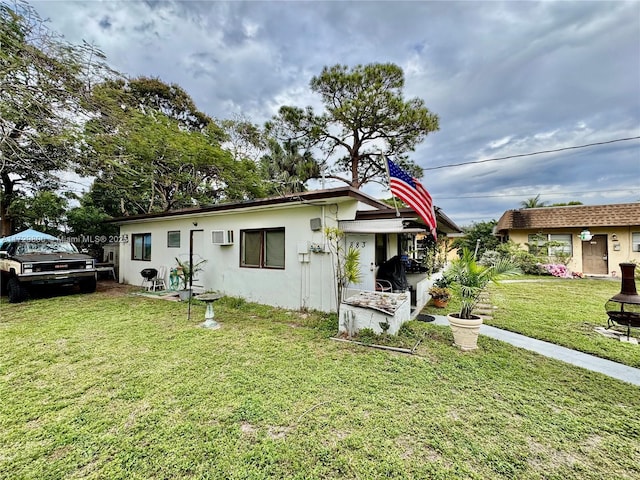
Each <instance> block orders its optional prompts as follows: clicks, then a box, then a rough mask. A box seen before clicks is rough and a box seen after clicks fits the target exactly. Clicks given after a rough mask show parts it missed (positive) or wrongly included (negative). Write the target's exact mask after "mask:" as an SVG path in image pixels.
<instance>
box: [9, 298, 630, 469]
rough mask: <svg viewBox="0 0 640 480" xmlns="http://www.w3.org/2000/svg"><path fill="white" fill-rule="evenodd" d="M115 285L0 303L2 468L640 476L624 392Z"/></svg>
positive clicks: (579, 377) (432, 335) (502, 354)
mask: <svg viewBox="0 0 640 480" xmlns="http://www.w3.org/2000/svg"><path fill="white" fill-rule="evenodd" d="M203 316H204V307H203V306H201V305H198V306H195V307H194V308H193V318H192V319H191V320H190V321H188V320H187V318H186V305H185V304H180V303H173V302H165V301H161V300H154V299H145V298H140V297H132V296H129V295H126V294H120V295H109V294H107V293H100V292H99V293H96V294H92V295H71V296H64V297H55V298H48V299H38V300H32V301H29V302H26V303H23V304H17V305H15V304H7V303H6V302H5V301H3V303H2V304H1V305H0V399H1V401H0V477H1V478H6V479H9V478H10V479H38V480H40V479H60V478H71V479H73V478H82V479H86V478H88V479H91V478H95V479H98V478H100V479H102V478H108V479H118V478H122V479H160V478H163V479H164V478H171V479H201V478H212V479H227V478H230V479H235V478H238V479H239V478H243V479H247V478H248V479H265V478H274V479H281V478H299V479H308V478H313V479H315V478H319V479H322V478H327V479H329V478H361V479H369V478H402V479H405V478H416V479H424V478H436V479H437V478H441V479H455V478H460V479H462V478H464V479H468V478H476V479H492V478H501V479H512V478H519V479H543V478H544V479H554V478H555V479H569V478H576V479H601V478H621V479H624V478H629V479H631V478H638V477H639V476H640V464H638V461H637V460H638V458H640V440H639V438H640V418H639V417H638V415H637V412H638V411H640V395H638V388H637V387H634V386H632V385H629V384H625V383H623V382H620V381H617V380H613V379H610V378H608V377H605V376H603V375H600V374H597V373H591V372H587V371H584V370H582V369H580V368H576V367H572V366H570V365H567V364H564V363H561V362H558V361H555V360H550V359H546V358H543V357H541V356H538V355H536V354H533V353H530V352H526V351H523V350H518V349H516V348H513V347H510V346H509V345H506V344H503V343H501V342H498V341H496V340H492V339H489V338H486V337H481V339H480V347H481V348H480V350H479V351H476V352H472V353H461V352H460V351H458V350H457V349H455V348H454V347H452V346H451V342H452V338H451V335H450V332H449V329H448V328H447V327H437V326H433V325H429V324H419V325H417V324H414V325H413V328H414V330H415V331H418V332H421V333H422V334H423V335H425V338H424V341H423V342H422V344H421V346H420V347H419V349H418V354H419V355H416V356H408V355H403V354H394V353H390V352H383V351H378V350H372V349H367V348H364V347H355V346H351V345H347V344H343V343H337V342H333V341H331V340H329V339H328V337H329V336H330V335H331V334H332V332H334V331H335V330H336V321H335V318H332V317H330V316H324V315H319V314H315V313H300V312H287V311H283V310H278V309H274V308H269V307H264V306H260V305H254V304H246V303H244V302H242V301H239V300H235V299H223V300H221V301H219V302H218V303H217V304H216V319H217V320H218V321H219V322H221V324H222V325H223V326H222V328H221V329H219V330H215V331H210V330H204V329H201V328H198V327H197V324H198V323H200V322H201V321H202V320H203V318H202V317H203Z"/></svg>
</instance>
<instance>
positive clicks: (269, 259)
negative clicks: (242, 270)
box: [240, 228, 284, 269]
mask: <svg viewBox="0 0 640 480" xmlns="http://www.w3.org/2000/svg"><path fill="white" fill-rule="evenodd" d="M240 243H241V245H240V266H241V267H254V268H281V269H282V268H284V228H270V229H262V230H241V231H240Z"/></svg>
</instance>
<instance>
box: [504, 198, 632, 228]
mask: <svg viewBox="0 0 640 480" xmlns="http://www.w3.org/2000/svg"><path fill="white" fill-rule="evenodd" d="M631 225H640V202H636V203H618V204H611V205H572V206H567V207H541V208H521V209H519V210H507V211H506V212H504V213H503V214H502V217H500V220H498V225H497V227H496V229H497V231H505V230H518V229H530V228H566V227H577V228H582V227H609V226H631Z"/></svg>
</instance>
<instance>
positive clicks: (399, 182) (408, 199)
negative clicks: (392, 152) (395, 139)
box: [387, 158, 437, 239]
mask: <svg viewBox="0 0 640 480" xmlns="http://www.w3.org/2000/svg"><path fill="white" fill-rule="evenodd" d="M387 166H388V169H389V185H390V186H391V194H392V195H395V196H396V197H398V198H399V199H401V200H403V201H404V202H405V203H406V204H407V205H409V206H410V207H411V208H412V209H413V210H414V211H415V212H416V213H417V214H418V215H419V216H420V218H422V220H424V222H425V223H426V225H427V226H428V227H429V229H430V230H431V234H432V235H433V238H434V239H435V238H437V234H436V214H435V211H434V209H433V200H432V199H431V195H429V192H427V190H426V189H425V188H424V187H423V186H422V184H421V183H420V182H419V181H418V180H416V179H415V178H413V177H412V176H410V175H409V174H408V173H407V172H405V171H404V170H402V169H401V168H400V167H398V166H397V165H396V164H395V163H393V162H392V161H391V160H389V159H388V158H387Z"/></svg>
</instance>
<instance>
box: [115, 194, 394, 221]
mask: <svg viewBox="0 0 640 480" xmlns="http://www.w3.org/2000/svg"><path fill="white" fill-rule="evenodd" d="M340 198H344V199H347V198H353V199H354V200H357V201H359V202H362V203H364V204H366V205H369V206H372V207H375V208H376V209H381V210H391V207H389V206H388V205H387V204H386V203H383V202H382V201H380V200H377V199H375V198H373V197H371V196H369V195H367V194H365V193H363V192H361V191H360V190H358V189H356V188H353V187H337V188H328V189H324V190H312V191H309V192H300V193H296V194H291V195H283V196H280V197H268V198H259V199H256V200H246V201H241V202H229V203H221V204H218V205H210V206H207V207H196V208H185V209H181V210H173V211H168V212H161V213H148V214H142V215H131V216H127V217H118V218H113V219H110V220H107V221H106V222H105V223H115V224H123V223H129V222H133V221H137V220H149V219H159V218H171V217H178V216H183V215H199V214H203V213H214V212H224V211H228V210H244V209H255V208H260V207H268V206H276V205H287V204H295V203H300V204H304V203H307V202H324V203H329V200H333V199H340Z"/></svg>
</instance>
